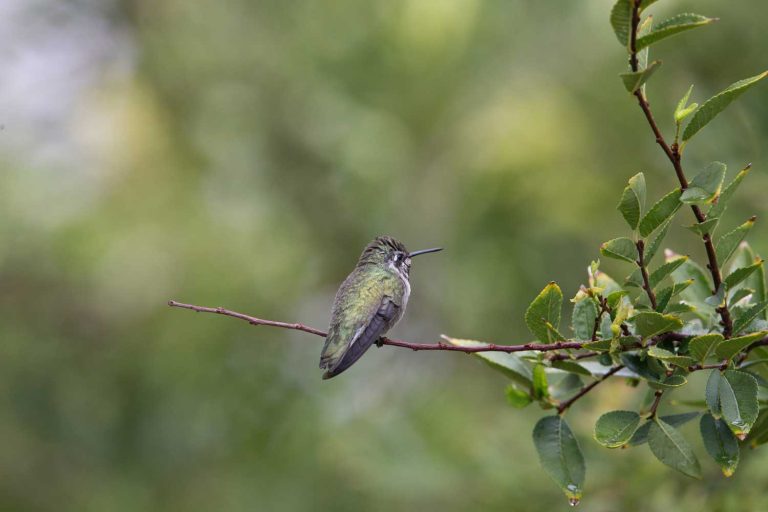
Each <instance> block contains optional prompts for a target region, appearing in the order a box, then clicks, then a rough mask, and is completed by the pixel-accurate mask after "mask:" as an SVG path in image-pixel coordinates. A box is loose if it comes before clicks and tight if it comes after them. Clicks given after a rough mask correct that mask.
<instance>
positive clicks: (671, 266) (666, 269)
mask: <svg viewBox="0 0 768 512" xmlns="http://www.w3.org/2000/svg"><path fill="white" fill-rule="evenodd" d="M686 261H688V256H678V257H676V258H671V259H669V260H667V262H666V263H664V264H663V265H662V266H660V267H659V268H657V269H656V270H654V271H653V272H651V275H650V276H649V278H648V280H649V281H650V283H651V288H656V286H657V285H658V284H659V283H660V282H661V281H662V280H663V279H664V278H665V277H667V276H668V275H670V274H671V273H672V272H674V271H675V270H676V269H677V268H678V267H680V265H682V264H683V263H685V262H686Z"/></svg>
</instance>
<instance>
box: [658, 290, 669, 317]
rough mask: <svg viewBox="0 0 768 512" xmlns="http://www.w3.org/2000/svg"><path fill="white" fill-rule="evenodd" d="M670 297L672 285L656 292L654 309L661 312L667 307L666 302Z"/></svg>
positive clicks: (667, 302)
mask: <svg viewBox="0 0 768 512" xmlns="http://www.w3.org/2000/svg"><path fill="white" fill-rule="evenodd" d="M671 298H672V287H670V286H668V287H666V288H664V289H663V290H661V291H659V292H658V293H656V311H658V312H659V313H663V312H664V310H665V309H667V304H669V301H670V299H671Z"/></svg>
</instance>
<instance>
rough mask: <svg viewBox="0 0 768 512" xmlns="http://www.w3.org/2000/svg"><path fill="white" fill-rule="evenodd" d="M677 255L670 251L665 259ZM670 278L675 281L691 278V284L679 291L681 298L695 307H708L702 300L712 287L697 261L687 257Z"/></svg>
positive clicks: (670, 258)
mask: <svg viewBox="0 0 768 512" xmlns="http://www.w3.org/2000/svg"><path fill="white" fill-rule="evenodd" d="M676 257H677V255H676V254H674V253H672V252H670V253H669V255H668V257H667V261H669V260H672V259H674V258H676ZM672 279H674V280H675V281H678V282H680V281H687V280H689V279H693V284H691V286H689V287H688V288H687V289H685V290H683V291H682V292H681V293H680V296H681V297H682V298H683V300H685V301H687V302H691V303H693V304H694V305H695V306H696V307H702V306H703V307H705V308H709V306H707V305H706V304H704V301H705V300H706V299H707V297H709V296H710V295H712V288H711V285H710V284H709V276H708V275H707V273H706V272H704V269H703V268H701V267H700V266H699V264H698V263H696V262H695V261H693V260H691V259H689V260H688V261H686V262H685V263H683V264H682V265H680V267H679V268H677V269H676V270H674V271H673V272H672ZM710 309H711V308H710Z"/></svg>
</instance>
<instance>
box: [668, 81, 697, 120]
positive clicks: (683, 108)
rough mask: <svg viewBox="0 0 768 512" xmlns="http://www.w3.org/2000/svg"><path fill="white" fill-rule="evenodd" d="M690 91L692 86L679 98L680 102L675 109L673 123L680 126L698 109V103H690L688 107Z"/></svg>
mask: <svg viewBox="0 0 768 512" xmlns="http://www.w3.org/2000/svg"><path fill="white" fill-rule="evenodd" d="M691 91H693V85H691V86H690V87H689V88H688V91H687V92H686V93H685V95H684V96H683V97H682V98H680V101H679V102H678V103H677V107H675V114H674V117H675V123H677V124H680V123H681V122H682V121H683V120H684V119H685V118H686V117H688V116H689V115H691V114H692V113H693V111H694V110H696V109H697V108H698V107H699V105H698V103H692V104H691V105H690V106H688V98H690V97H691Z"/></svg>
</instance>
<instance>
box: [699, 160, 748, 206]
mask: <svg viewBox="0 0 768 512" xmlns="http://www.w3.org/2000/svg"><path fill="white" fill-rule="evenodd" d="M751 168H752V165H751V164H750V165H748V166H746V167H745V168H744V169H742V170H741V171H739V173H738V174H737V175H736V177H735V178H733V181H731V182H730V183H729V184H728V185H726V187H725V188H724V189H723V191H722V192H721V193H720V198H719V199H718V200H717V202H716V203H715V204H713V205H712V206H711V207H710V208H709V211H708V212H707V218H708V219H714V218H720V217H722V215H723V213H724V212H725V208H726V207H727V206H728V201H729V200H730V199H731V197H733V194H734V192H736V189H737V188H739V185H740V184H741V181H742V180H743V179H744V178H745V177H746V176H747V174H749V171H750V169H751Z"/></svg>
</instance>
